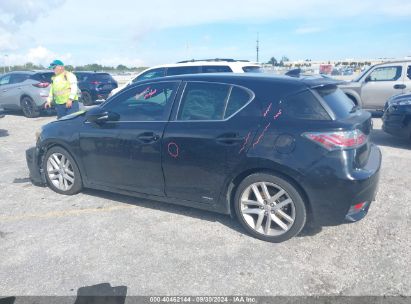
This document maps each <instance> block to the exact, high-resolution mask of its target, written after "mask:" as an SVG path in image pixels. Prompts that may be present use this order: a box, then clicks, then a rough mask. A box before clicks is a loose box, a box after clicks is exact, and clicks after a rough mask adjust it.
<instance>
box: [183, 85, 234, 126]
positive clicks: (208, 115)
mask: <svg viewBox="0 0 411 304" xmlns="http://www.w3.org/2000/svg"><path fill="white" fill-rule="evenodd" d="M230 90H231V86H230V85H227V84H219V83H208V82H189V83H187V85H186V87H185V90H184V94H183V97H182V99H181V103H180V109H179V113H178V116H177V119H178V120H222V119H223V117H224V111H225V108H226V103H227V100H228V97H229V93H230Z"/></svg>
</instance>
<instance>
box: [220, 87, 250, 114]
mask: <svg viewBox="0 0 411 304" xmlns="http://www.w3.org/2000/svg"><path fill="white" fill-rule="evenodd" d="M253 96H254V95H253V93H252V92H251V91H249V90H246V89H244V88H241V87H237V86H233V87H232V90H231V92H230V98H229V99H228V102H227V106H226V110H225V113H224V118H228V117H230V116H232V115H234V114H235V113H236V112H237V111H239V110H240V109H241V108H243V107H244V106H245V105H246V104H247V103H248V102H250V101H251V99H252V98H253Z"/></svg>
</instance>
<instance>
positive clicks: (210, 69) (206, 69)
mask: <svg viewBox="0 0 411 304" xmlns="http://www.w3.org/2000/svg"><path fill="white" fill-rule="evenodd" d="M202 68H203V73H223V72H232V71H233V70H232V69H231V68H230V67H229V66H227V65H204V66H203V67H202Z"/></svg>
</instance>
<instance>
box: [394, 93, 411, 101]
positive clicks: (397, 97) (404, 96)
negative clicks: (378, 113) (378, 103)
mask: <svg viewBox="0 0 411 304" xmlns="http://www.w3.org/2000/svg"><path fill="white" fill-rule="evenodd" d="M390 99H391V100H392V101H394V100H400V99H411V93H404V94H398V95H394V96H393V97H391V98H390Z"/></svg>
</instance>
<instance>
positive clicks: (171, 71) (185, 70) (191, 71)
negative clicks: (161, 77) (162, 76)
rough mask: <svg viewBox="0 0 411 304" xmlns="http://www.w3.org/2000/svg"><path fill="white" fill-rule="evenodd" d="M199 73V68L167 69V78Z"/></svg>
mask: <svg viewBox="0 0 411 304" xmlns="http://www.w3.org/2000/svg"><path fill="white" fill-rule="evenodd" d="M197 73H201V67H200V66H182V67H172V68H168V69H167V76H172V75H185V74H197Z"/></svg>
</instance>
